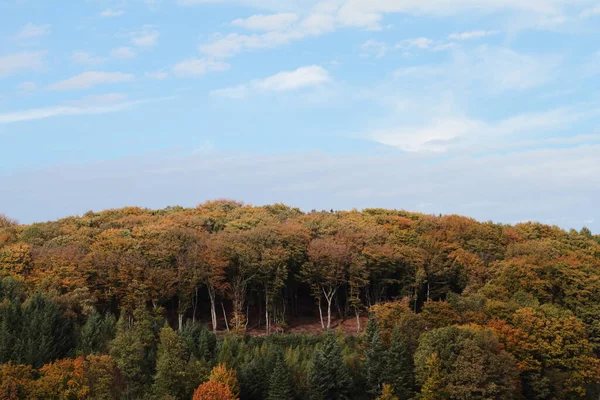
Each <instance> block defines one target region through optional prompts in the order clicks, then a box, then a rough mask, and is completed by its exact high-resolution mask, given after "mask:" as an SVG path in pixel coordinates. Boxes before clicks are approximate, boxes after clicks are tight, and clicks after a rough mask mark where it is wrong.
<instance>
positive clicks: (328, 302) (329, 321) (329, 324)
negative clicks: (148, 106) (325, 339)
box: [326, 298, 332, 330]
mask: <svg viewBox="0 0 600 400" xmlns="http://www.w3.org/2000/svg"><path fill="white" fill-rule="evenodd" d="M326 300H327V330H329V329H331V300H332V299H330V298H327V299H326Z"/></svg>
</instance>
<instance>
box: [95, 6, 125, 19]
mask: <svg viewBox="0 0 600 400" xmlns="http://www.w3.org/2000/svg"><path fill="white" fill-rule="evenodd" d="M123 14H125V11H123V10H118V9H113V8H107V9H106V10H104V11H102V12H101V13H100V16H101V17H120V16H121V15H123Z"/></svg>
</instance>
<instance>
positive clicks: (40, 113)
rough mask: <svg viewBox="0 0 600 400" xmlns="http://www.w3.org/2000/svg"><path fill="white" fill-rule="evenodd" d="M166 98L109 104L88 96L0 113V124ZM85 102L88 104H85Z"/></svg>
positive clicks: (114, 109)
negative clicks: (72, 101) (69, 102)
mask: <svg viewBox="0 0 600 400" xmlns="http://www.w3.org/2000/svg"><path fill="white" fill-rule="evenodd" d="M168 99H171V98H156V99H145V100H136V101H129V102H122V103H115V104H110V103H111V102H110V101H109V102H108V103H109V104H91V103H90V102H89V100H90V99H89V98H88V100H86V101H85V102H82V103H81V104H80V105H61V106H54V107H43V108H33V109H29V110H24V111H14V112H7V113H0V124H11V123H17V122H26V121H36V120H41V119H47V118H54V117H61V116H72V115H90V114H106V113H111V112H117V111H124V110H127V109H130V108H133V107H135V106H138V105H142V104H146V103H152V102H156V101H163V100H168ZM87 103H90V104H89V105H86V104H87Z"/></svg>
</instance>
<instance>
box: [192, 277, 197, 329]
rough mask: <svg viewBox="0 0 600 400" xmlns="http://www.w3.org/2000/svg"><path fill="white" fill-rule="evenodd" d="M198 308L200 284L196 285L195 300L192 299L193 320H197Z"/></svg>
mask: <svg viewBox="0 0 600 400" xmlns="http://www.w3.org/2000/svg"><path fill="white" fill-rule="evenodd" d="M196 310H198V286H196V289H195V293H194V301H192V322H196Z"/></svg>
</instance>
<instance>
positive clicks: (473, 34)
mask: <svg viewBox="0 0 600 400" xmlns="http://www.w3.org/2000/svg"><path fill="white" fill-rule="evenodd" d="M498 33H499V32H498V31H469V32H461V33H452V34H450V35H448V39H452V40H470V39H478V38H482V37H486V36H491V35H497V34H498Z"/></svg>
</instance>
